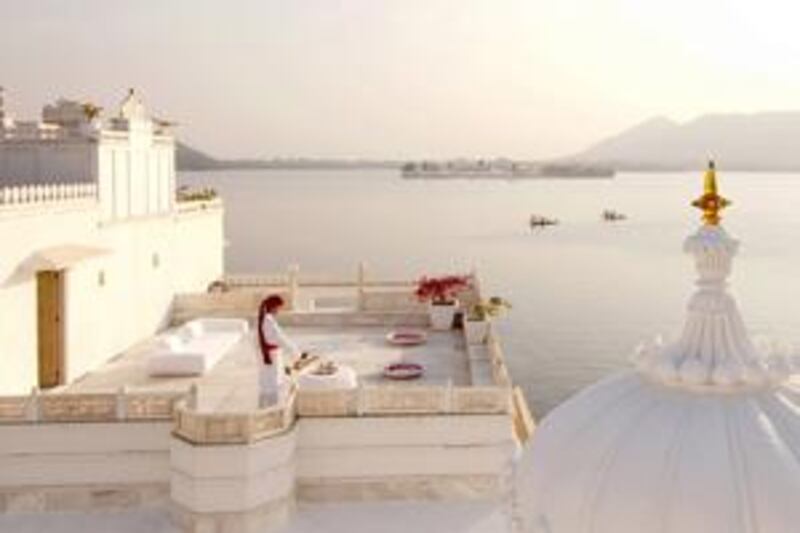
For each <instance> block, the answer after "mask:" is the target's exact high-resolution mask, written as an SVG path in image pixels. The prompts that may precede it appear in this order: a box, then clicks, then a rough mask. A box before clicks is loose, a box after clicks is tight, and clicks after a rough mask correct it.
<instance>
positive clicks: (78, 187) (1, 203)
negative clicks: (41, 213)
mask: <svg viewBox="0 0 800 533" xmlns="http://www.w3.org/2000/svg"><path fill="white" fill-rule="evenodd" d="M96 198H97V185H96V184H95V183H84V182H80V183H47V184H29V185H19V186H9V187H0V208H2V207H5V206H23V205H25V206H27V205H35V204H43V203H50V202H64V201H72V200H91V199H96Z"/></svg>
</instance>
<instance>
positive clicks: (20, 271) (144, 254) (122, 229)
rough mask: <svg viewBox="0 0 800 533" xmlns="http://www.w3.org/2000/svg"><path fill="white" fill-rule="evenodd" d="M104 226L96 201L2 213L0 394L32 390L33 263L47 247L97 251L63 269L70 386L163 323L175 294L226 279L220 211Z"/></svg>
mask: <svg viewBox="0 0 800 533" xmlns="http://www.w3.org/2000/svg"><path fill="white" fill-rule="evenodd" d="M195 207H197V208H196V209H195V208H191V209H184V208H181V209H179V210H178V211H175V212H173V213H167V214H162V215H155V216H149V217H137V218H128V219H126V220H124V221H119V222H109V221H106V222H104V221H103V218H104V217H103V216H102V214H101V213H100V210H101V208H100V207H99V205H98V204H97V203H95V202H89V201H85V200H84V201H76V202H73V203H71V202H56V203H54V204H42V205H37V204H33V205H30V206H24V205H23V206H15V207H12V206H6V207H2V206H0V242H1V243H3V251H2V253H0V346H2V347H3V349H2V353H1V354H0V357H2V369H3V371H2V372H0V394H15V393H20V392H27V391H29V390H30V388H31V387H32V386H34V385H36V384H37V382H38V370H37V368H38V367H37V364H38V351H37V287H36V270H37V269H39V270H41V267H40V266H37V265H38V263H37V261H39V260H40V257H41V256H44V257H46V256H47V253H48V249H50V248H51V247H64V246H66V247H70V246H73V245H79V246H81V247H86V246H89V247H92V248H96V249H97V251H98V252H102V253H101V254H100V255H93V256H91V257H86V258H84V259H82V260H80V261H77V262H75V263H74V264H71V265H69V266H68V267H66V268H65V269H64V273H65V295H64V313H63V317H64V332H65V353H66V361H67V363H66V374H67V381H72V380H74V379H75V378H77V377H79V376H80V375H82V374H83V373H85V372H87V371H89V370H91V369H92V368H95V367H96V366H98V365H99V364H100V363H102V362H104V361H106V360H107V359H109V358H110V357H112V356H114V355H116V354H117V353H120V352H121V351H123V350H125V349H126V348H129V347H130V346H131V345H132V344H134V343H136V342H137V341H139V340H142V339H144V338H147V337H149V336H151V335H152V334H154V333H156V332H157V331H158V330H159V329H160V328H161V327H162V326H164V325H166V321H167V318H168V316H169V311H170V306H171V304H172V299H173V297H174V295H175V294H176V293H178V292H196V291H203V290H204V289H205V287H206V286H207V285H208V283H209V282H210V281H212V280H214V279H217V278H218V277H220V276H221V275H222V273H223V253H224V236H223V220H222V217H223V210H222V207H221V204H219V203H216V204H208V205H207V206H206V207H205V208H200V206H199V205H198V206H195Z"/></svg>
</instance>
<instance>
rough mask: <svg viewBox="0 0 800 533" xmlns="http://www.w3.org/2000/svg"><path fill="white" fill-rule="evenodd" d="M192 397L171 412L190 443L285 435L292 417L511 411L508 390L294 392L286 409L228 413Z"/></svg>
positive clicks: (423, 388)
mask: <svg viewBox="0 0 800 533" xmlns="http://www.w3.org/2000/svg"><path fill="white" fill-rule="evenodd" d="M195 391H196V389H195ZM194 394H195V395H196V392H195V393H194ZM191 397H192V394H191V393H190V395H189V397H188V398H187V399H186V400H185V401H182V402H181V403H180V404H179V405H178V407H177V408H176V409H175V430H174V433H175V434H176V435H178V436H180V437H181V438H183V439H184V440H186V441H189V442H192V443H195V444H246V443H252V442H257V441H259V440H262V439H267V438H271V437H274V436H276V435H279V434H281V433H283V432H285V431H287V430H288V429H290V428H291V427H292V425H293V424H294V422H295V420H296V418H297V417H304V416H305V417H369V416H410V415H429V416H433V415H476V414H509V413H511V412H512V395H511V389H509V388H502V387H452V386H410V387H377V386H376V387H359V388H356V389H336V390H322V391H302V390H300V391H297V390H293V391H292V392H291V393H290V394H289V397H288V400H287V402H286V404H285V405H282V406H275V407H270V408H266V409H256V410H254V411H243V412H232V413H224V412H218V411H211V412H204V411H198V410H197V409H196V408H194V406H193V405H196V404H193V402H192V399H191Z"/></svg>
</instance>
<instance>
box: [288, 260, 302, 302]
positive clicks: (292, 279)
mask: <svg viewBox="0 0 800 533" xmlns="http://www.w3.org/2000/svg"><path fill="white" fill-rule="evenodd" d="M299 274H300V267H299V266H297V265H294V264H293V265H289V269H288V275H287V284H288V289H289V309H297V290H298V288H299V280H298V277H299Z"/></svg>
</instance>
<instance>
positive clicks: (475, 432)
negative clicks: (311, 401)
mask: <svg viewBox="0 0 800 533" xmlns="http://www.w3.org/2000/svg"><path fill="white" fill-rule="evenodd" d="M298 427H299V430H298V431H299V434H298V447H297V479H298V486H299V490H300V497H301V499H313V500H319V499H323V500H340V499H394V498H399V499H431V498H433V499H485V498H493V497H497V496H499V495H500V493H501V492H502V491H503V490H505V487H506V485H507V481H508V479H506V478H507V477H508V475H510V467H511V460H512V457H513V454H514V451H515V449H516V444H515V441H514V438H513V435H512V430H511V424H510V420H509V417H508V416H507V415H463V416H427V417H426V416H404V417H364V418H303V419H301V420H300V421H299V423H298Z"/></svg>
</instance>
